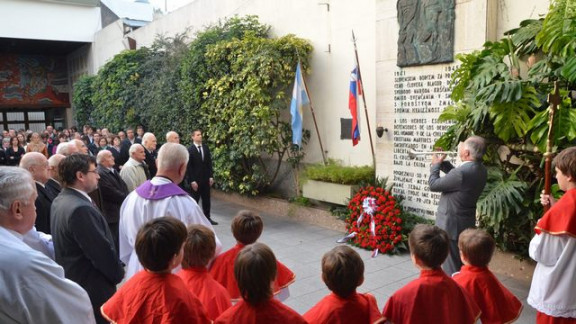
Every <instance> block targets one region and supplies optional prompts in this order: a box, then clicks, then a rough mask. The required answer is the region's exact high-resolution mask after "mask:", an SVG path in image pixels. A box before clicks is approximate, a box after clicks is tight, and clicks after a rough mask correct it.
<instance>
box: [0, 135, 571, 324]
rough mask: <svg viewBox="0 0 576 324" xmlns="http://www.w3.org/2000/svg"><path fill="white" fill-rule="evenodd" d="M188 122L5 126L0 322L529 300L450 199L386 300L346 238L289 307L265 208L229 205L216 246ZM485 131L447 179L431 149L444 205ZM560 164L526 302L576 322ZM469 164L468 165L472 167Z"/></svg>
mask: <svg viewBox="0 0 576 324" xmlns="http://www.w3.org/2000/svg"><path fill="white" fill-rule="evenodd" d="M123 134H125V137H124V138H122V139H121V136H120V135H123ZM13 135H15V136H13ZM18 135H22V136H18ZM24 135H26V136H24ZM190 135H191V139H192V141H193V144H192V145H190V147H189V148H186V147H184V146H183V145H181V144H179V138H180V136H179V134H178V133H176V132H174V131H171V132H168V133H167V134H166V143H164V144H163V145H161V146H160V148H159V149H157V139H156V136H155V135H154V134H152V133H149V132H148V133H147V132H144V129H143V128H141V127H140V128H137V129H136V133H135V132H134V131H133V129H130V128H129V129H126V132H125V133H124V132H119V133H118V135H111V134H110V133H109V132H108V130H107V129H106V128H103V129H96V130H94V129H93V128H92V127H90V126H89V125H87V126H85V127H84V128H83V132H82V134H80V133H78V132H77V131H76V130H68V131H66V130H62V131H54V129H53V128H51V127H48V128H47V129H46V131H44V132H43V133H42V134H37V133H31V134H30V135H29V136H28V134H26V133H25V134H20V133H16V132H15V131H13V130H8V131H6V132H4V134H3V136H4V137H5V138H8V141H4V140H3V143H8V144H9V145H8V146H6V149H5V150H3V152H4V153H6V154H4V156H5V157H7V158H5V159H4V160H3V161H4V162H5V163H4V164H6V166H0V273H1V274H2V276H0V286H2V287H3V289H2V290H0V322H1V323H108V322H113V323H212V322H214V323H242V324H244V323H275V322H276V323H455V324H456V323H458V324H460V323H477V322H479V321H480V322H482V323H510V322H513V321H515V320H517V319H518V317H519V316H520V313H521V311H522V303H521V302H520V301H519V300H518V298H516V297H515V296H514V295H513V294H512V293H510V292H509V291H508V290H507V289H506V288H505V287H504V286H503V285H502V284H501V283H500V282H499V281H498V279H497V278H496V277H495V276H494V275H493V274H492V273H491V271H490V270H489V268H488V264H489V263H490V260H491V258H492V255H493V253H494V249H495V243H494V240H493V239H492V237H491V236H490V235H489V234H488V233H487V232H485V231H483V230H480V229H474V228H473V227H474V224H471V225H466V224H467V223H466V222H468V218H469V216H468V213H465V214H463V215H464V216H463V217H466V219H463V220H460V221H459V222H456V221H455V220H452V219H451V218H452V217H459V215H458V214H457V213H456V214H454V210H453V209H452V208H446V209H445V210H444V212H445V215H444V216H442V217H441V218H440V222H439V226H434V225H422V224H421V225H417V226H416V227H415V228H414V230H413V231H412V232H411V233H410V235H409V239H408V243H409V247H410V255H411V258H412V261H413V263H414V266H415V267H416V268H418V269H420V276H419V278H417V279H415V280H414V281H412V282H410V283H408V284H407V285H405V286H404V287H402V288H400V289H399V290H398V291H396V292H395V293H394V294H393V295H392V296H391V297H390V298H389V299H388V300H387V302H386V304H385V306H384V308H383V310H380V309H379V308H378V304H377V301H376V299H375V298H374V296H372V295H370V294H367V293H359V292H357V288H358V287H359V286H360V285H362V284H363V283H364V263H363V261H362V258H361V257H360V255H359V254H358V253H357V252H356V251H355V250H354V249H352V248H350V247H348V246H343V245H342V246H337V247H335V248H333V249H332V250H330V251H328V252H326V254H325V255H324V257H323V258H322V262H321V268H322V277H321V280H322V281H323V282H324V283H325V284H326V286H327V288H328V289H329V290H330V291H331V293H330V294H329V295H327V296H326V297H324V298H323V299H322V300H320V301H319V302H318V303H317V304H316V305H314V306H312V307H311V308H310V309H309V310H308V311H307V312H306V313H305V314H303V315H300V314H298V313H297V312H295V311H294V310H292V309H291V308H290V307H288V306H286V305H285V304H283V303H282V301H284V300H285V299H286V298H287V297H288V296H289V286H290V285H291V284H292V283H293V282H295V280H296V276H295V274H294V273H293V272H292V271H291V270H290V269H289V268H288V267H286V266H285V265H284V264H283V263H282V262H280V260H277V259H276V257H275V255H274V252H273V251H272V250H271V249H270V248H269V247H268V246H267V245H266V244H264V243H260V242H258V238H259V237H260V235H261V233H262V231H263V229H264V222H263V220H262V218H261V217H260V216H259V215H258V214H257V213H255V212H253V211H248V210H242V211H239V212H238V213H237V214H236V215H235V216H234V218H233V220H232V228H231V231H232V234H233V236H234V238H235V239H236V245H235V246H233V247H230V248H229V249H228V250H227V251H224V252H223V251H222V248H223V247H222V244H221V242H220V240H219V239H218V237H217V235H216V234H215V232H214V228H213V225H217V223H216V222H215V221H214V220H213V219H212V218H211V217H210V195H209V191H210V190H209V189H210V186H212V184H213V183H214V179H213V176H212V166H211V158H210V151H209V149H208V147H207V146H206V145H205V144H203V143H202V132H201V131H200V130H195V131H194V132H192V134H190ZM19 137H22V138H29V140H30V141H26V142H23V143H20V140H19ZM13 139H15V140H13ZM108 143H112V144H111V145H108ZM483 146H484V143H483V139H481V138H479V137H472V138H470V139H468V140H467V141H466V142H464V143H463V145H462V147H461V149H460V155H461V158H462V160H463V161H470V162H472V163H467V165H466V164H465V165H464V166H465V168H463V169H460V168H462V166H459V167H456V168H454V167H450V168H448V169H447V170H446V171H445V172H446V173H447V175H446V176H444V177H442V178H444V179H442V178H437V177H436V176H437V174H436V170H440V169H441V168H443V167H446V165H443V163H444V161H443V157H434V158H433V163H432V168H433V172H432V173H431V178H430V182H431V186H430V187H431V190H437V191H441V192H442V195H443V196H445V197H444V198H442V197H441V205H442V204H445V205H446V206H451V205H453V204H455V203H454V202H450V200H456V201H457V203H462V201H463V203H469V201H472V200H473V202H472V203H470V204H472V205H475V203H476V200H477V198H478V197H477V195H479V192H478V190H473V192H468V193H466V194H463V193H461V192H460V193H458V191H462V187H463V185H464V184H465V183H466V182H467V181H471V180H470V178H471V179H473V180H472V181H476V182H484V183H485V174H484V173H483V172H484V171H485V170H483V166H481V160H480V159H481V157H482V154H483ZM10 148H12V149H11V150H10V152H11V153H10V154H11V155H8V149H10ZM20 149H21V150H20ZM17 151H20V153H21V154H20V155H19V156H17V157H16V155H14V154H13V153H14V152H17ZM11 157H13V158H11ZM16 159H17V160H18V163H17V164H14V162H13V161H14V160H16ZM9 160H10V161H12V162H11V163H8V161H9ZM475 162H478V163H480V164H478V163H475ZM554 163H555V166H556V177H557V179H558V184H559V187H560V189H561V190H563V191H565V192H566V193H565V195H564V196H563V197H562V198H561V199H560V200H559V201H558V202H556V200H555V199H553V198H552V197H550V196H548V195H543V196H542V197H541V202H542V204H543V205H551V208H550V210H549V211H548V212H547V213H546V214H545V215H544V216H543V217H542V219H540V220H539V222H538V224H537V226H536V235H535V236H534V239H533V240H532V242H531V244H530V256H531V257H532V258H533V259H534V260H536V261H537V262H538V265H537V267H536V271H535V273H534V282H533V284H532V287H531V290H530V294H529V296H528V302H529V304H530V305H532V306H533V307H535V308H536V309H537V310H538V317H537V320H538V323H574V322H575V321H576V306H575V305H576V302H575V299H576V297H575V295H576V294H574V291H576V290H575V289H574V288H575V287H574V284H575V283H574V282H575V280H574V273H575V272H576V261H574V260H575V259H574V258H573V257H572V255H573V254H572V252H574V249H575V248H576V239H575V237H576V217H574V212H573V210H574V203H575V202H576V201H575V198H574V195H575V192H576V190H574V189H576V148H570V149H566V150H564V151H562V152H561V153H560V154H559V155H558V156H557V157H556V158H555V160H554ZM470 168H476V171H474V172H472V174H473V175H474V176H473V177H471V176H469V175H467V172H470V171H469V170H470ZM199 170H200V171H199ZM438 172H439V171H438ZM478 177H480V178H478ZM474 179H475V180H474ZM478 179H480V180H478ZM442 181H444V182H442ZM484 183H482V187H483V186H484ZM201 188H202V189H201ZM450 188H456V189H453V190H452V189H450ZM205 191H207V192H208V193H206V192H205ZM455 193H458V194H459V195H460V196H457V197H456V198H454V196H453V195H454V194H455ZM462 195H464V196H466V195H468V196H466V198H467V199H464V198H462V197H461V196H462ZM469 196H471V197H472V198H470V197H469ZM458 197H459V198H458ZM199 199H201V200H202V207H200V205H199V204H198V201H199ZM442 201H444V202H442ZM439 214H440V211H439ZM451 224H452V225H451ZM463 224H464V225H463ZM454 254H455V255H456V256H457V258H458V259H457V260H456V256H455V255H454ZM447 260H449V261H447ZM443 265H444V267H445V268H444V270H443V269H442V267H443ZM123 281H124V283H123V284H122V285H121V286H120V288H119V289H117V287H118V285H119V284H120V283H121V282H123ZM368 284H369V283H368Z"/></svg>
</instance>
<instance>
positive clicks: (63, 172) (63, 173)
mask: <svg viewBox="0 0 576 324" xmlns="http://www.w3.org/2000/svg"><path fill="white" fill-rule="evenodd" d="M91 164H93V165H94V166H96V158H94V157H93V156H90V155H86V154H79V153H74V154H72V155H70V156H67V157H66V158H65V159H62V161H61V162H60V164H59V165H58V172H59V173H60V177H61V178H62V185H64V186H65V187H69V186H72V185H74V184H75V183H76V180H78V179H77V178H76V172H78V171H80V172H82V173H84V174H86V173H88V171H89V170H90V165H91Z"/></svg>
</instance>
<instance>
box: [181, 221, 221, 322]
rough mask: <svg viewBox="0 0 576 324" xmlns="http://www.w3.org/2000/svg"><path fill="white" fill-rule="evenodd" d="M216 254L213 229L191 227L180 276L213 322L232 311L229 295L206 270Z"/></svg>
mask: <svg viewBox="0 0 576 324" xmlns="http://www.w3.org/2000/svg"><path fill="white" fill-rule="evenodd" d="M215 252H216V240H215V238H214V232H213V231H212V230H211V229H209V228H208V227H206V226H204V225H190V226H188V236H187V237H186V242H185V243H184V258H183V259H182V270H180V272H178V273H177V275H178V276H179V277H180V278H182V280H184V283H185V284H186V287H187V288H188V289H189V290H190V291H191V292H193V293H194V294H195V295H196V296H198V298H199V299H200V301H201V302H202V304H203V305H204V308H205V309H206V312H207V314H208V318H210V319H211V320H215V319H216V318H217V317H218V316H220V314H222V313H223V312H224V311H225V310H227V309H228V308H230V307H232V303H231V302H230V294H228V291H226V288H224V287H222V285H221V284H219V283H218V282H217V281H216V280H214V278H212V276H211V275H210V273H209V272H208V269H207V268H206V267H207V266H208V263H209V262H210V260H212V258H213V257H214V253H215Z"/></svg>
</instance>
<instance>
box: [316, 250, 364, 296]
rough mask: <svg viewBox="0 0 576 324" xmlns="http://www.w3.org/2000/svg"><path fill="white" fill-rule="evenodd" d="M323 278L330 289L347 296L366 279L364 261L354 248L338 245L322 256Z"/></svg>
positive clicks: (339, 294)
mask: <svg viewBox="0 0 576 324" xmlns="http://www.w3.org/2000/svg"><path fill="white" fill-rule="evenodd" d="M322 280H323V281H324V283H325V284H326V286H328V289H330V290H331V291H333V292H334V293H335V294H336V295H338V296H340V297H342V298H346V297H348V296H350V295H351V294H352V293H354V292H355V291H356V288H357V287H358V286H360V285H361V284H362V282H363V280H364V261H362V258H360V255H359V254H358V252H356V251H354V250H353V249H352V248H350V247H348V246H345V245H341V246H337V247H335V248H333V249H332V250H330V251H328V252H326V254H324V256H323V257H322Z"/></svg>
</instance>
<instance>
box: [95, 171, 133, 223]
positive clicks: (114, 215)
mask: <svg viewBox="0 0 576 324" xmlns="http://www.w3.org/2000/svg"><path fill="white" fill-rule="evenodd" d="M96 170H97V171H98V174H99V175H100V181H98V188H99V190H100V194H101V196H102V214H103V215H104V218H106V222H108V223H109V224H110V223H118V221H119V220H120V207H121V206H122V202H123V201H124V198H126V196H128V193H129V192H128V187H127V186H126V183H125V182H124V180H122V178H120V175H119V174H118V172H116V173H112V172H111V171H110V170H108V169H106V168H103V167H101V166H98V168H97V169H96Z"/></svg>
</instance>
